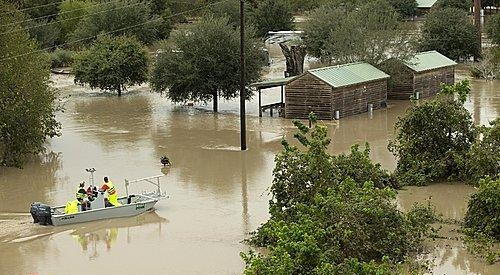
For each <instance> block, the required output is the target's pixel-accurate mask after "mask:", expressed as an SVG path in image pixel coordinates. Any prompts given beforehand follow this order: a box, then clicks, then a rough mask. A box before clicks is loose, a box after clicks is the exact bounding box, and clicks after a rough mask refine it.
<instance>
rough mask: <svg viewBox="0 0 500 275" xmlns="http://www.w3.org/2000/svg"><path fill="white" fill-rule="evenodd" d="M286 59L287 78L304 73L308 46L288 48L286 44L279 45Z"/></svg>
mask: <svg viewBox="0 0 500 275" xmlns="http://www.w3.org/2000/svg"><path fill="white" fill-rule="evenodd" d="M279 45H280V47H281V51H282V52H283V55H284V56H285V59H286V71H285V76H286V77H290V76H296V75H300V74H302V73H303V72H304V59H305V57H306V46H304V45H293V46H290V47H289V46H287V45H285V43H280V44H279Z"/></svg>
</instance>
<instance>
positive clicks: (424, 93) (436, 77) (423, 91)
mask: <svg viewBox="0 0 500 275" xmlns="http://www.w3.org/2000/svg"><path fill="white" fill-rule="evenodd" d="M441 83H445V84H453V83H455V67H454V66H452V67H446V68H441V69H437V70H432V71H426V72H423V73H418V74H417V73H415V76H414V80H413V90H414V92H415V93H416V92H420V98H426V97H431V96H433V95H435V94H437V93H438V92H439V91H440V90H441Z"/></svg>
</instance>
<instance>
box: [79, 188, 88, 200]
mask: <svg viewBox="0 0 500 275" xmlns="http://www.w3.org/2000/svg"><path fill="white" fill-rule="evenodd" d="M86 197H87V192H86V191H85V189H84V188H83V187H78V189H76V198H77V199H85V198H86Z"/></svg>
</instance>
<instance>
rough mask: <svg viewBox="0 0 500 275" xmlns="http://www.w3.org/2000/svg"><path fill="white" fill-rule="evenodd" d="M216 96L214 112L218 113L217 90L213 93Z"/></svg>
mask: <svg viewBox="0 0 500 275" xmlns="http://www.w3.org/2000/svg"><path fill="white" fill-rule="evenodd" d="M213 96H214V113H217V112H218V111H219V96H218V95H217V92H215V93H213Z"/></svg>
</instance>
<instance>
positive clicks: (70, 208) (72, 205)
mask: <svg viewBox="0 0 500 275" xmlns="http://www.w3.org/2000/svg"><path fill="white" fill-rule="evenodd" d="M78 205H80V202H79V201H78V200H72V201H68V203H66V207H65V208H64V213H66V214H74V213H78Z"/></svg>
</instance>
